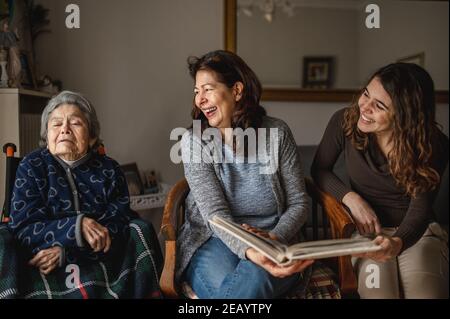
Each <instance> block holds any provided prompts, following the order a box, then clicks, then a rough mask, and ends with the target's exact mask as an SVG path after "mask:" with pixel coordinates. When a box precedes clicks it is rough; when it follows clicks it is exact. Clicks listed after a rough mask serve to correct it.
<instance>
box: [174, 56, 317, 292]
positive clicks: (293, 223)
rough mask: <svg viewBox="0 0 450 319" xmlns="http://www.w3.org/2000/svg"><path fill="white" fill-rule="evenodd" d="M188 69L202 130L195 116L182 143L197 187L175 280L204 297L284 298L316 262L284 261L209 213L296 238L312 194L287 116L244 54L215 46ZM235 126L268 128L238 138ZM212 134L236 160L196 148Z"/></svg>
mask: <svg viewBox="0 0 450 319" xmlns="http://www.w3.org/2000/svg"><path fill="white" fill-rule="evenodd" d="M189 69H190V73H191V76H192V77H193V78H194V80H195V88H194V105H193V110H192V117H193V119H194V120H197V124H198V126H199V128H200V127H201V131H202V132H203V133H204V134H197V133H196V129H195V125H196V124H195V123H194V128H193V129H191V130H189V131H188V132H187V133H186V134H185V135H184V136H183V139H182V143H181V144H182V154H183V162H184V169H185V176H186V179H187V181H188V183H189V186H190V189H191V192H190V193H189V195H188V197H187V199H186V222H185V223H184V224H183V228H182V229H181V233H180V235H179V238H178V246H179V249H178V251H179V252H180V256H179V258H178V262H179V265H178V272H177V276H178V277H177V279H178V280H180V279H182V280H185V281H187V283H188V284H189V285H190V286H191V287H192V289H193V290H194V292H195V293H196V294H197V296H198V297H200V298H278V297H281V296H282V295H284V294H285V293H286V292H288V291H289V290H290V289H291V288H293V287H295V286H296V283H298V282H299V281H300V280H302V277H301V273H302V272H304V271H305V270H308V271H307V272H306V274H309V270H310V268H308V266H310V265H311V263H312V261H309V260H308V261H298V262H294V263H293V264H291V265H289V266H286V267H282V266H279V265H277V264H275V263H274V262H272V261H271V260H269V259H268V258H267V257H265V256H264V255H262V254H261V253H259V252H258V251H256V250H255V249H253V248H251V247H249V246H248V245H247V244H244V243H243V242H241V241H239V240H236V239H235V238H233V237H231V236H229V235H227V234H225V233H224V232H221V231H219V230H218V229H215V228H212V227H210V225H209V224H208V220H210V219H212V218H213V217H214V216H220V217H222V218H225V219H227V220H231V221H235V222H238V223H241V224H246V227H247V228H248V229H250V230H252V231H254V232H257V233H259V234H261V235H263V236H266V237H270V238H272V239H276V240H279V241H282V242H285V243H292V242H294V241H296V240H297V239H298V238H297V236H296V235H297V234H298V232H299V230H300V228H301V226H302V225H303V223H304V222H305V221H306V217H307V213H308V198H307V195H306V191H305V184H304V181H303V173H302V168H301V163H300V158H299V154H298V152H297V147H296V144H295V141H294V138H293V136H292V133H291V131H290V129H289V127H288V126H287V125H286V124H285V123H284V122H283V121H281V120H279V119H275V118H271V117H268V116H266V113H265V110H264V108H263V107H262V106H260V105H259V100H260V97H261V84H260V82H259V80H258V78H257V77H256V75H255V73H254V72H253V71H252V70H251V69H250V68H249V67H248V66H247V64H246V63H245V62H244V61H243V60H242V59H241V58H240V57H239V56H237V55H235V54H233V53H231V52H227V51H213V52H210V53H207V54H205V55H204V56H202V57H201V58H195V57H193V58H191V59H190V60H189ZM198 122H200V123H198ZM232 129H235V130H234V132H235V133H236V132H238V131H242V130H246V132H250V131H252V130H254V131H256V130H257V131H258V133H262V134H256V135H257V136H258V139H257V140H254V141H251V139H250V138H249V139H248V140H247V142H245V139H244V142H239V140H238V139H236V140H233V139H232V138H230V135H228V133H227V131H228V132H229V131H230V130H232ZM207 131H208V132H209V133H208V134H207ZM269 131H270V132H274V131H275V132H277V137H278V138H266V139H264V138H263V137H264V136H263V135H264V134H265V133H268V132H269ZM198 133H200V132H198ZM209 134H211V135H214V134H215V136H218V141H219V143H218V144H215V145H214V147H213V151H214V153H215V154H218V153H222V154H225V156H227V157H228V158H231V159H233V161H231V162H229V161H226V162H223V161H215V160H214V159H213V158H211V157H210V156H209V155H208V154H210V152H203V156H202V154H201V153H202V151H200V152H199V153H198V152H197V151H196V149H199V150H201V149H202V148H205V147H206V148H208V147H212V145H213V143H210V141H209V140H205V139H203V138H202V137H201V136H200V135H209ZM271 137H272V136H271ZM216 141H217V140H216ZM222 141H223V142H224V143H223V144H222V143H221V142H222ZM255 143H256V144H257V145H254V144H255ZM252 144H253V145H252ZM256 146H258V147H256ZM210 149H211V148H210ZM256 149H258V156H255V155H256V154H255V150H256ZM273 149H275V150H276V149H278V151H279V152H278V153H276V152H275V154H274V153H271V152H268V153H266V154H267V155H269V156H268V157H267V158H269V159H271V160H274V161H272V162H270V161H265V160H264V159H267V158H266V157H263V158H260V157H259V155H260V154H261V153H264V151H263V150H273ZM189 155H191V156H189ZM271 155H273V156H271ZM215 157H216V156H215V155H214V158H215ZM262 159H263V160H262ZM266 164H269V165H268V166H269V167H270V169H267V168H268V166H267V165H266ZM272 164H274V165H272ZM277 164H279V165H277ZM305 279H306V280H307V278H305Z"/></svg>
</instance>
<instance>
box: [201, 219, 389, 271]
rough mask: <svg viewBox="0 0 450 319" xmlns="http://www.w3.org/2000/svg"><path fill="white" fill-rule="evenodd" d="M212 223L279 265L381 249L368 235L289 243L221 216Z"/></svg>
mask: <svg viewBox="0 0 450 319" xmlns="http://www.w3.org/2000/svg"><path fill="white" fill-rule="evenodd" d="M209 223H210V224H211V225H214V226H216V227H218V228H219V229H222V230H223V231H225V232H227V233H228V234H230V235H232V236H234V237H236V238H237V239H239V240H241V241H242V242H244V243H246V244H247V245H249V246H251V247H253V248H254V249H256V250H257V251H259V252H260V253H261V254H263V255H264V256H266V257H267V258H269V259H270V260H272V261H273V262H275V263H277V264H279V265H287V264H289V263H291V262H292V261H295V260H307V259H321V258H328V257H338V256H346V255H353V254H360V253H367V252H373V251H377V250H379V249H381V247H380V246H378V245H376V244H374V243H373V241H372V239H371V238H368V237H363V238H357V239H330V240H318V241H307V242H302V243H298V244H293V245H291V246H288V245H285V244H282V243H280V242H278V241H276V240H272V239H269V238H265V237H262V236H260V235H257V234H255V233H253V232H250V231H248V230H246V229H245V228H244V227H242V226H241V225H239V224H237V223H234V222H232V221H229V220H226V219H223V218H221V217H218V216H215V217H213V218H212V219H210V220H209Z"/></svg>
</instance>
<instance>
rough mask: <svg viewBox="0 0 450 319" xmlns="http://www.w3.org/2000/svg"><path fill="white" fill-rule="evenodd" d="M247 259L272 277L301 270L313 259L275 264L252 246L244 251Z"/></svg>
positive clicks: (284, 275) (285, 275)
mask: <svg viewBox="0 0 450 319" xmlns="http://www.w3.org/2000/svg"><path fill="white" fill-rule="evenodd" d="M245 255H246V256H247V259H249V260H251V261H252V262H253V263H255V264H256V265H258V266H260V267H262V268H264V269H265V270H266V271H267V272H268V273H270V274H271V275H272V276H274V277H278V278H284V277H287V276H290V275H292V274H295V273H298V272H303V271H304V270H305V269H306V268H307V267H308V266H310V265H312V264H313V262H314V260H297V261H293V262H292V263H289V264H288V265H286V266H284V265H277V264H276V263H274V262H273V261H272V260H270V259H269V258H267V257H266V256H264V255H263V254H261V253H260V252H258V251H257V250H256V249H254V248H249V249H247V251H246V252H245Z"/></svg>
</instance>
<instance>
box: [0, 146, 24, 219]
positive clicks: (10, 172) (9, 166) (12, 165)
mask: <svg viewBox="0 0 450 319" xmlns="http://www.w3.org/2000/svg"><path fill="white" fill-rule="evenodd" d="M16 151H17V147H16V145H14V144H12V143H8V144H5V145H4V146H3V153H5V154H6V174H5V202H4V204H3V209H2V211H1V213H0V223H7V222H8V221H9V215H10V213H11V197H12V192H13V189H14V182H15V180H16V171H17V167H18V166H19V163H20V161H21V160H22V158H20V157H14V153H15V152H16Z"/></svg>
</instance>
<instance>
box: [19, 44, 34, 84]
mask: <svg viewBox="0 0 450 319" xmlns="http://www.w3.org/2000/svg"><path fill="white" fill-rule="evenodd" d="M31 61H32V59H31V55H30V53H28V52H26V51H21V52H20V65H21V67H22V69H21V80H20V83H21V84H22V86H23V87H24V88H27V89H36V88H37V85H36V76H35V74H34V71H33V70H34V69H33V65H32V64H31Z"/></svg>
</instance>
